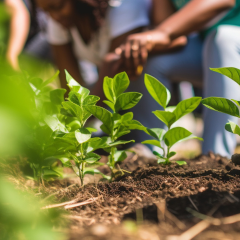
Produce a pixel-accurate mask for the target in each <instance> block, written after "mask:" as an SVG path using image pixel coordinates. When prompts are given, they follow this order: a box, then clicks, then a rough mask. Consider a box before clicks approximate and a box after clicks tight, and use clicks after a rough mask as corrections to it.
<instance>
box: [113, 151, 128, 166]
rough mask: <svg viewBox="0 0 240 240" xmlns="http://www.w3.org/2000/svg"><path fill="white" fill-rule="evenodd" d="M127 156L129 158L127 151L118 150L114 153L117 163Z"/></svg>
mask: <svg viewBox="0 0 240 240" xmlns="http://www.w3.org/2000/svg"><path fill="white" fill-rule="evenodd" d="M126 158H127V154H126V152H125V151H116V152H115V153H114V161H115V163H117V162H122V161H123V160H125V159H126Z"/></svg>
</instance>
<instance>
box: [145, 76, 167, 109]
mask: <svg viewBox="0 0 240 240" xmlns="http://www.w3.org/2000/svg"><path fill="white" fill-rule="evenodd" d="M144 82H145V86H146V88H147V90H148V92H149V93H150V95H151V96H152V97H153V98H154V100H155V101H156V102H157V103H158V104H160V105H161V106H162V107H163V108H164V109H165V108H166V107H167V105H168V103H169V101H170V99H171V95H170V92H169V91H168V89H167V88H166V87H165V86H164V85H163V84H162V83H160V82H159V81H158V80H157V79H156V78H154V77H152V76H150V75H148V74H145V77H144Z"/></svg>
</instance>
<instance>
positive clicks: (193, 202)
mask: <svg viewBox="0 0 240 240" xmlns="http://www.w3.org/2000/svg"><path fill="white" fill-rule="evenodd" d="M188 199H189V201H190V202H191V204H192V205H193V207H194V208H195V209H196V210H197V211H198V212H199V210H198V207H197V206H196V205H195V203H194V202H193V200H192V199H191V197H190V196H188Z"/></svg>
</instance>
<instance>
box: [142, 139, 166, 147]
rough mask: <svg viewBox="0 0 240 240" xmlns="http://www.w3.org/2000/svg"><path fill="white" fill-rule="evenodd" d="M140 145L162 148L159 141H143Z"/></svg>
mask: <svg viewBox="0 0 240 240" xmlns="http://www.w3.org/2000/svg"><path fill="white" fill-rule="evenodd" d="M142 144H150V145H153V146H156V147H160V148H162V147H161V143H160V141H158V140H154V139H151V140H145V141H143V142H142Z"/></svg>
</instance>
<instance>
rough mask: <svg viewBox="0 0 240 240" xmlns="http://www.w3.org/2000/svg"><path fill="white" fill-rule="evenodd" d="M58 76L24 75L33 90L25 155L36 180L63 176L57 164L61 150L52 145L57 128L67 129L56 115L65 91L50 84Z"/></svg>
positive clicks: (30, 100) (60, 129) (59, 129)
mask: <svg viewBox="0 0 240 240" xmlns="http://www.w3.org/2000/svg"><path fill="white" fill-rule="evenodd" d="M57 76H58V72H57V73H56V74H55V75H54V76H53V77H51V78H50V79H48V80H47V81H43V80H42V79H40V78H29V77H28V76H25V77H26V80H27V81H28V83H29V86H30V90H31V95H30V96H31V98H30V99H29V102H31V113H32V119H31V121H29V125H28V132H27V134H26V136H25V139H24V140H25V141H24V142H25V154H26V156H27V158H28V161H29V163H30V166H31V167H32V169H33V173H34V179H35V180H37V181H38V182H42V183H43V180H44V179H46V180H47V179H51V178H55V177H60V176H61V173H60V172H59V169H58V168H57V166H56V162H57V161H58V159H59V157H58V156H57V155H58V152H57V151H56V149H55V148H54V147H53V145H54V136H55V131H57V130H58V131H65V130H66V129H65V126H64V125H63V124H62V123H61V122H60V121H59V119H58V118H57V116H58V114H59V111H60V106H61V105H60V104H61V102H62V101H63V100H64V94H65V92H66V90H65V89H55V90H52V88H51V87H49V86H48V85H49V83H51V82H52V81H53V80H55V78H56V77H57Z"/></svg>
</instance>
